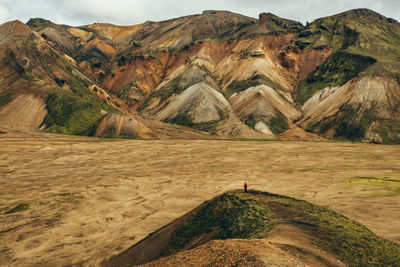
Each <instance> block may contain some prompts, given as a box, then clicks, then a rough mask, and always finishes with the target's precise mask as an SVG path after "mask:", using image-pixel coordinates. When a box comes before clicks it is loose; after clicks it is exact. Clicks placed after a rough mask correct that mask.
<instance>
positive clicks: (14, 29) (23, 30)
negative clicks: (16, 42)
mask: <svg viewBox="0 0 400 267" xmlns="http://www.w3.org/2000/svg"><path fill="white" fill-rule="evenodd" d="M30 32H31V29H30V28H29V27H28V26H27V25H26V24H24V23H23V22H21V21H19V20H13V21H9V22H6V23H4V24H2V25H0V39H3V40H4V39H7V38H8V37H10V36H22V35H25V34H27V33H30Z"/></svg>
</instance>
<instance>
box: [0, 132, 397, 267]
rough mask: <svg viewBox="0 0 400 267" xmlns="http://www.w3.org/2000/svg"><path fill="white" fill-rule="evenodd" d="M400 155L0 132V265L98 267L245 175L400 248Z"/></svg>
mask: <svg viewBox="0 0 400 267" xmlns="http://www.w3.org/2000/svg"><path fill="white" fill-rule="evenodd" d="M399 158H400V147H399V146H383V145H367V144H351V143H316V142H243V141H221V140H220V141H206V140H203V141H189V140H179V141H175V140H162V141H129V140H120V141H114V140H111V139H97V138H83V137H65V136H54V135H42V134H35V135H33V136H26V135H8V134H2V135H0V196H1V197H0V265H29V264H32V265H34V264H38V263H41V264H50V263H51V265H62V264H68V263H73V264H74V263H75V264H76V263H84V264H85V265H88V264H97V263H99V262H101V261H102V260H103V259H105V258H108V257H110V256H111V255H113V254H116V253H119V252H121V251H122V250H124V249H126V248H128V247H130V246H131V245H132V244H133V243H136V242H137V241H139V240H140V239H142V238H143V237H145V236H146V235H147V234H149V233H151V232H153V231H155V230H156V229H158V228H159V227H161V226H163V225H164V224H166V223H168V222H170V221H171V220H173V219H175V218H177V217H179V216H182V215H183V214H185V213H186V212H188V211H189V210H191V209H193V208H194V207H196V206H197V205H199V204H200V203H202V202H203V201H205V200H208V199H210V198H212V197H213V196H215V195H217V194H220V193H222V192H224V191H226V190H232V189H236V188H239V187H241V185H242V183H243V180H244V179H246V180H247V182H248V184H249V188H255V189H259V190H263V191H269V192H272V193H278V194H284V195H288V196H292V197H296V198H300V199H305V200H308V201H311V202H314V203H317V204H321V205H326V206H329V207H330V208H332V209H334V210H336V211H339V212H341V213H342V214H344V215H346V216H348V217H350V218H353V219H356V220H358V221H360V222H361V223H363V224H365V225H366V226H367V227H369V228H370V229H371V230H373V231H374V232H375V233H377V234H379V235H381V236H383V237H385V238H388V239H391V240H394V241H396V242H400V224H399V222H400V213H399V212H398V207H399V206H400V183H398V182H396V181H397V180H398V179H399V177H400V164H399V163H400V160H399ZM360 177H377V178H379V181H378V182H376V181H375V180H373V179H363V178H360ZM384 177H388V178H390V180H394V181H384V180H383V178H384ZM21 203H26V204H28V205H29V206H28V208H27V210H25V211H20V212H16V213H12V214H4V213H5V212H7V211H9V210H10V209H11V208H13V207H15V206H17V205H18V204H21Z"/></svg>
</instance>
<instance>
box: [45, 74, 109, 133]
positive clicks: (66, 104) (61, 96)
mask: <svg viewBox="0 0 400 267" xmlns="http://www.w3.org/2000/svg"><path fill="white" fill-rule="evenodd" d="M69 84H70V87H71V90H72V91H73V92H70V91H67V90H65V89H61V88H57V89H55V90H54V92H53V93H52V94H50V95H49V97H48V99H47V102H46V104H47V111H48V113H47V116H46V117H45V119H44V122H43V123H44V124H45V125H46V127H47V129H46V131H47V132H51V133H59V134H72V135H92V134H93V133H94V131H95V129H96V126H97V124H98V123H99V121H100V120H101V119H102V118H103V116H104V115H102V114H101V110H105V111H114V110H113V109H112V108H111V107H109V106H108V105H106V104H105V103H104V102H102V101H101V100H100V99H98V98H97V97H95V96H94V95H92V94H91V93H90V92H89V90H88V89H87V88H85V87H84V86H83V85H82V84H81V83H80V82H78V81H76V80H71V81H70V82H69ZM114 112H115V111H114Z"/></svg>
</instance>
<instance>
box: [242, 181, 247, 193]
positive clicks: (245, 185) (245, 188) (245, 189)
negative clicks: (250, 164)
mask: <svg viewBox="0 0 400 267" xmlns="http://www.w3.org/2000/svg"><path fill="white" fill-rule="evenodd" d="M243 188H244V192H245V193H247V182H246V181H245V182H244V185H243Z"/></svg>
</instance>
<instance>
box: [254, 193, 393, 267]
mask: <svg viewBox="0 0 400 267" xmlns="http://www.w3.org/2000/svg"><path fill="white" fill-rule="evenodd" d="M260 194H261V195H262V197H261V198H260V197H259V196H257V199H262V201H261V202H262V203H263V204H265V205H266V206H267V207H269V208H270V210H271V211H272V212H274V213H275V214H278V213H279V214H282V213H283V214H284V216H285V220H289V221H292V222H293V223H297V224H300V225H305V227H306V229H308V230H307V231H308V232H309V234H310V235H312V236H314V237H316V238H317V239H318V240H319V246H320V247H321V248H323V249H325V250H327V251H329V252H330V253H332V254H333V255H335V256H336V257H337V258H338V259H340V260H341V261H343V262H345V263H347V264H348V265H349V266H399V265H400V245H398V244H396V243H394V242H391V241H389V240H386V239H383V238H381V237H379V236H377V235H376V234H374V233H373V232H371V231H370V230H369V229H368V228H366V227H365V226H364V225H362V224H360V223H358V222H356V221H354V220H351V219H348V218H347V217H345V216H343V215H341V214H339V213H337V212H335V211H333V210H331V209H328V208H325V207H321V206H318V205H315V204H312V203H309V202H306V201H302V200H296V199H294V198H289V197H284V196H279V195H274V194H268V193H261V192H257V195H260Z"/></svg>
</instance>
